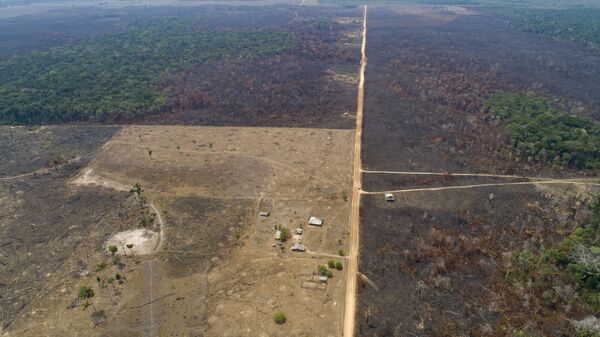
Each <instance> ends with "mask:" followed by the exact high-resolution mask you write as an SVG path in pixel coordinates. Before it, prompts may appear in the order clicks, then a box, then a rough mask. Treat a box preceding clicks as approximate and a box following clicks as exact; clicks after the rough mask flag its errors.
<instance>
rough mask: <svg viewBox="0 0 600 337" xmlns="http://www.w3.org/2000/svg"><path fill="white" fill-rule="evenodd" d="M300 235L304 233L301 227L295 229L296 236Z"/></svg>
mask: <svg viewBox="0 0 600 337" xmlns="http://www.w3.org/2000/svg"><path fill="white" fill-rule="evenodd" d="M302 233H304V230H303V229H302V228H301V227H298V228H296V234H298V235H302Z"/></svg>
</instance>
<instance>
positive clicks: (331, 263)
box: [327, 260, 335, 269]
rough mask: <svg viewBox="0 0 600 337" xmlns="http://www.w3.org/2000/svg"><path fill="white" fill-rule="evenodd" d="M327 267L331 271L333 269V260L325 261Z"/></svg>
mask: <svg viewBox="0 0 600 337" xmlns="http://www.w3.org/2000/svg"><path fill="white" fill-rule="evenodd" d="M327 266H328V267H329V268H331V269H333V268H335V261H333V260H329V261H327Z"/></svg>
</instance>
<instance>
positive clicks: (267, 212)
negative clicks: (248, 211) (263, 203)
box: [258, 211, 271, 217]
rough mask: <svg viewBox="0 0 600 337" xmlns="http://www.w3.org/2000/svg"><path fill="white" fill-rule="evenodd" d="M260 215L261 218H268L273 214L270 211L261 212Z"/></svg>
mask: <svg viewBox="0 0 600 337" xmlns="http://www.w3.org/2000/svg"><path fill="white" fill-rule="evenodd" d="M258 214H259V215H260V216H263V217H268V216H269V215H270V214H271V212H269V211H260V212H259V213H258Z"/></svg>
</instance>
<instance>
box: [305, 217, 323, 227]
mask: <svg viewBox="0 0 600 337" xmlns="http://www.w3.org/2000/svg"><path fill="white" fill-rule="evenodd" d="M308 224H309V225H311V226H323V219H319V218H317V217H315V216H311V217H310V218H309V219H308Z"/></svg>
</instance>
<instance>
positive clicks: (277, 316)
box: [273, 311, 287, 325]
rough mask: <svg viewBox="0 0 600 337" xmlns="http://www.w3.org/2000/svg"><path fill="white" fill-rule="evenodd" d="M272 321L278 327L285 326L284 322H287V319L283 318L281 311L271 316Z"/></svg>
mask: <svg viewBox="0 0 600 337" xmlns="http://www.w3.org/2000/svg"><path fill="white" fill-rule="evenodd" d="M273 320H274V321H275V323H277V324H279V325H282V324H285V322H287V318H286V317H285V314H284V313H283V312H281V311H279V312H276V313H275V314H273Z"/></svg>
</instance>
